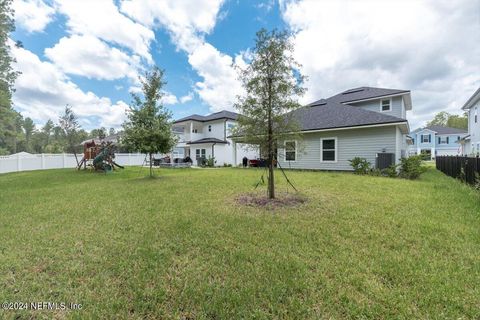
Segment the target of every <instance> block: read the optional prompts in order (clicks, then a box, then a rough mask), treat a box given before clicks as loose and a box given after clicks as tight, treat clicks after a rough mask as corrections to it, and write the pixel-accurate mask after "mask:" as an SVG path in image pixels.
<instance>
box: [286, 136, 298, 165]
mask: <svg viewBox="0 0 480 320" xmlns="http://www.w3.org/2000/svg"><path fill="white" fill-rule="evenodd" d="M287 142H293V143H294V144H295V160H287ZM283 150H285V162H297V140H285V141H284V142H283Z"/></svg>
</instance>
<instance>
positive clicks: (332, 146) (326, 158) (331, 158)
mask: <svg viewBox="0 0 480 320" xmlns="http://www.w3.org/2000/svg"><path fill="white" fill-rule="evenodd" d="M320 149H321V150H320V161H322V162H336V161H337V138H326V139H321V140H320Z"/></svg>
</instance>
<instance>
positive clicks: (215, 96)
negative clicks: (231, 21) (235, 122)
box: [121, 0, 241, 111]
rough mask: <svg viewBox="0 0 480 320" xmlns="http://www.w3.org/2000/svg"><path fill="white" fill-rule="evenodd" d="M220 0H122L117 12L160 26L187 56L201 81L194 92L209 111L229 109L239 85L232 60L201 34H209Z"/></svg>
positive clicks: (238, 90)
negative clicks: (119, 9)
mask: <svg viewBox="0 0 480 320" xmlns="http://www.w3.org/2000/svg"><path fill="white" fill-rule="evenodd" d="M222 4H223V0H216V1H213V0H196V1H188V0H183V1H162V2H158V1H154V0H124V1H122V3H121V10H122V12H124V13H125V14H128V15H129V16H130V17H132V18H133V19H135V20H136V21H138V22H141V23H143V24H146V25H148V26H149V27H164V28H166V29H167V30H168V32H169V33H170V36H171V39H172V41H173V43H175V45H176V46H177V48H178V49H180V50H184V51H185V52H186V53H187V54H188V61H189V63H190V65H191V66H192V68H193V69H194V70H195V71H196V72H197V73H198V75H199V76H200V77H202V78H203V80H202V81H199V82H197V83H196V84H195V86H194V90H195V92H196V93H197V94H198V96H199V97H200V99H202V100H203V101H204V102H205V103H206V104H207V105H209V106H210V109H211V111H219V110H222V109H230V110H232V109H233V103H234V101H235V98H236V95H237V94H239V93H240V92H241V85H240V83H239V82H238V80H237V74H236V72H235V70H234V66H233V64H234V60H235V59H234V58H232V57H231V56H229V55H227V54H224V53H222V52H220V51H219V50H218V49H216V48H215V47H213V46H212V45H211V44H209V43H208V42H205V41H204V35H205V34H208V33H209V32H211V31H212V30H213V28H214V26H215V23H216V21H217V19H218V16H219V11H220V8H221V6H222Z"/></svg>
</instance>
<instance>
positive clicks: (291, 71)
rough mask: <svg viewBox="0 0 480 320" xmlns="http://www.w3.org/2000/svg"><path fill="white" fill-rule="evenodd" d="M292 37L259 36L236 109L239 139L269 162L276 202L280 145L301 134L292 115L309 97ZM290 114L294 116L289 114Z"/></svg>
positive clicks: (270, 192) (272, 195) (270, 189)
mask: <svg viewBox="0 0 480 320" xmlns="http://www.w3.org/2000/svg"><path fill="white" fill-rule="evenodd" d="M291 37H292V35H291V34H290V33H287V32H278V31H276V30H274V31H271V32H268V31H267V30H265V29H262V30H260V31H259V32H257V37H256V44H255V48H254V50H253V52H252V54H253V58H252V60H251V62H250V64H249V65H248V66H247V67H246V68H244V69H242V70H240V80H241V81H242V84H243V88H244V89H245V94H244V95H243V96H240V97H238V101H237V103H236V104H235V107H236V108H237V110H238V111H239V113H240V114H242V115H243V116H241V117H240V118H239V121H238V126H237V128H236V130H235V133H234V134H235V135H240V136H242V139H243V141H244V142H246V143H251V144H255V145H258V146H259V147H260V150H265V151H266V153H267V154H266V155H267V158H268V160H267V161H268V197H269V198H271V199H273V198H275V182H274V170H273V169H274V157H275V150H276V144H277V142H278V141H279V140H283V139H285V137H286V136H288V135H291V134H294V133H295V132H298V122H297V121H296V120H295V119H294V118H293V116H292V114H291V111H293V110H295V109H297V108H299V107H300V106H301V105H300V104H299V103H298V98H299V97H300V96H302V95H303V94H304V93H305V89H304V88H303V87H302V85H303V82H304V80H305V77H304V76H302V75H301V74H300V72H299V69H300V67H301V65H300V64H299V63H297V62H296V61H295V59H294V58H293V49H294V47H293V43H292V41H291ZM289 112H290V113H289Z"/></svg>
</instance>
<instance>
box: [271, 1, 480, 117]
mask: <svg viewBox="0 0 480 320" xmlns="http://www.w3.org/2000/svg"><path fill="white" fill-rule="evenodd" d="M477 5H478V4H476V2H475V1H468V0H463V1H456V2H451V1H429V0H427V1H375V0H365V1H361V2H359V1H352V0H346V1H313V0H304V1H280V6H281V8H282V15H283V19H284V20H285V22H286V23H287V24H288V25H289V27H290V28H291V29H292V30H294V31H296V32H297V36H296V38H295V40H294V41H295V50H296V52H295V57H296V58H297V60H298V61H299V62H300V63H302V64H303V68H302V72H303V73H304V74H306V75H307V76H309V83H308V85H307V86H308V89H309V90H308V93H307V95H306V96H305V98H304V100H303V102H310V101H313V100H317V99H319V98H323V97H328V96H329V95H333V94H335V93H337V92H340V91H343V90H345V89H348V88H353V87H359V86H380V87H387V88H399V89H410V90H411V91H412V99H413V104H414V105H413V108H414V109H413V112H410V115H409V119H410V120H411V122H412V126H418V125H421V124H423V123H424V122H425V121H426V120H429V119H431V118H432V116H433V114H434V113H435V112H438V111H441V110H446V111H449V112H455V113H459V112H460V107H461V105H462V102H464V101H465V100H466V99H467V98H468V97H469V96H470V95H471V94H472V92H474V91H475V87H478V85H479V82H478V81H479V79H478V76H477V77H475V74H477V75H478V71H479V66H480V46H479V45H478V43H479V41H480V33H479V32H478V16H476V14H478V7H476V6H477Z"/></svg>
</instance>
